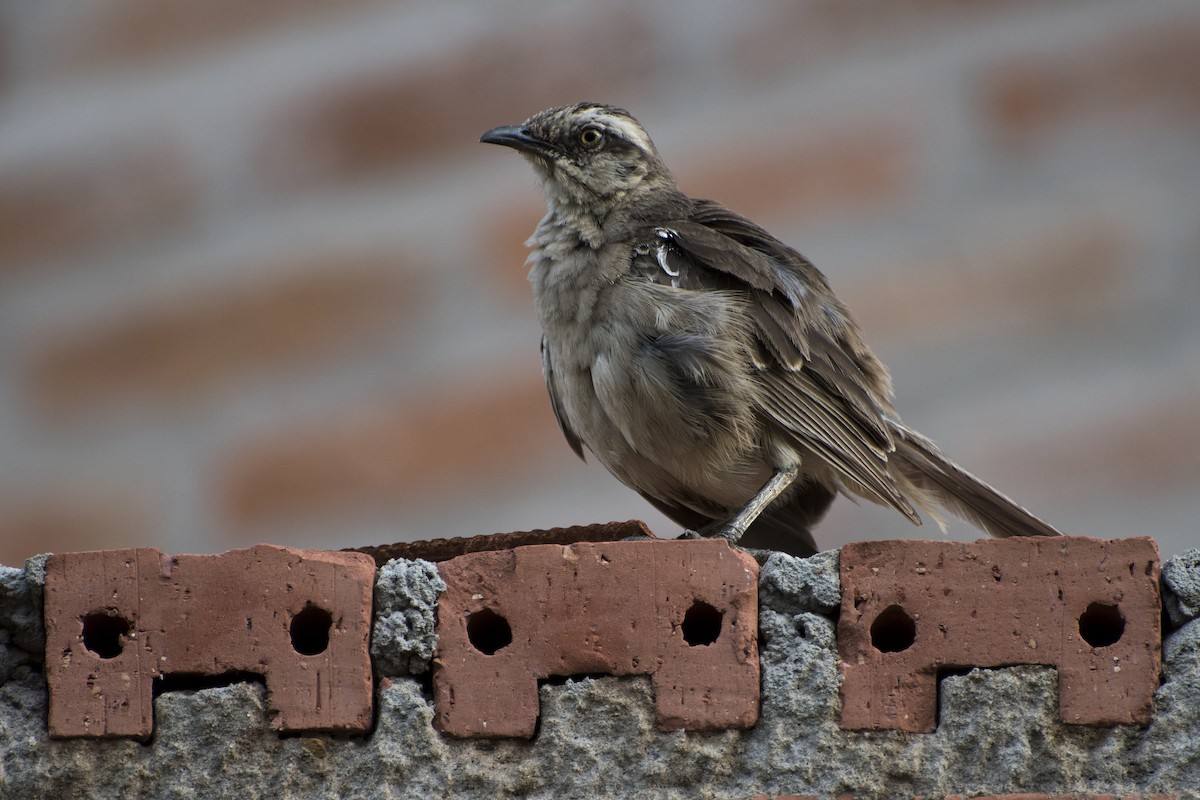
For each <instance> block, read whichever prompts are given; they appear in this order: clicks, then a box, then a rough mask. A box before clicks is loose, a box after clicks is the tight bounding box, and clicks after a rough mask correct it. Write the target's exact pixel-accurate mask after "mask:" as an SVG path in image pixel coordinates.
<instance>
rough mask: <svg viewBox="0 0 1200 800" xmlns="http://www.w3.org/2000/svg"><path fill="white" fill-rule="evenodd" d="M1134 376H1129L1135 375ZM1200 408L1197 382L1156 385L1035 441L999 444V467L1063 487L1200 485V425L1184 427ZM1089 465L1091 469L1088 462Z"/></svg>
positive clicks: (1146, 489) (1132, 489)
mask: <svg viewBox="0 0 1200 800" xmlns="http://www.w3.org/2000/svg"><path fill="white" fill-rule="evenodd" d="M1136 379H1137V378H1135V377H1132V376H1131V377H1130V378H1129V380H1136ZM1197 408H1200V391H1198V390H1197V388H1196V387H1195V386H1194V385H1193V386H1184V387H1182V388H1176V389H1174V390H1172V388H1168V387H1157V388H1156V389H1155V391H1154V392H1151V393H1144V394H1142V395H1141V396H1139V397H1137V398H1131V400H1130V403H1129V404H1128V405H1127V406H1125V407H1124V408H1122V409H1120V410H1119V411H1116V412H1111V413H1107V414H1098V413H1094V412H1093V413H1092V414H1088V415H1081V416H1079V417H1078V418H1076V419H1075V420H1074V424H1071V425H1069V426H1066V427H1064V428H1062V429H1059V430H1056V431H1051V432H1049V433H1048V434H1047V435H1045V436H1042V437H1040V438H1038V439H1037V440H1036V441H1027V442H1019V441H1006V442H1003V443H1000V444H998V445H997V446H996V447H995V452H994V455H992V463H993V464H994V466H995V467H996V471H997V472H1000V473H1003V472H1005V471H1007V472H1009V473H1011V474H1023V475H1026V476H1029V480H1034V481H1036V480H1038V479H1041V480H1044V481H1046V482H1052V484H1053V486H1054V487H1055V490H1056V491H1059V492H1068V491H1072V490H1075V491H1079V492H1081V493H1085V494H1086V496H1088V497H1092V496H1095V495H1096V493H1097V492H1102V493H1103V492H1111V493H1118V494H1120V495H1121V496H1125V497H1128V496H1131V495H1137V494H1143V495H1156V496H1157V494H1158V493H1160V492H1163V491H1168V490H1170V489H1172V488H1176V487H1178V488H1188V487H1192V486H1194V485H1195V479H1194V477H1193V476H1195V475H1197V474H1200V426H1197V425H1181V424H1180V420H1187V419H1191V418H1192V417H1193V416H1194V415H1195V413H1196V409H1197ZM1083 465H1086V468H1083Z"/></svg>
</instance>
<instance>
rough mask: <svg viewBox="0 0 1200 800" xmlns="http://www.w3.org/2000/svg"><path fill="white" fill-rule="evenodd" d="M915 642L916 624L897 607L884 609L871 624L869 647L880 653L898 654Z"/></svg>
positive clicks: (905, 612) (892, 606) (906, 613)
mask: <svg viewBox="0 0 1200 800" xmlns="http://www.w3.org/2000/svg"><path fill="white" fill-rule="evenodd" d="M916 640H917V623H915V622H913V618H912V617H910V616H909V615H908V612H907V611H905V610H904V609H903V608H901V607H900V606H898V605H890V606H888V607H887V608H885V609H884V610H883V611H882V612H881V613H880V614H879V616H878V617H876V618H875V621H874V622H872V623H871V645H872V646H873V647H874V648H875V649H876V650H878V651H880V652H881V653H899V652H901V651H903V650H907V649H908V648H910V647H912V646H913V642H915V641H916Z"/></svg>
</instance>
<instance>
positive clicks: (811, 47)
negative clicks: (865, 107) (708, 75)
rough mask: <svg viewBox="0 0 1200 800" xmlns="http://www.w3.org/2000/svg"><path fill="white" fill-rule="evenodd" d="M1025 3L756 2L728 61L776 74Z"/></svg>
mask: <svg viewBox="0 0 1200 800" xmlns="http://www.w3.org/2000/svg"><path fill="white" fill-rule="evenodd" d="M1029 5H1032V3H1031V2H1030V1H1029V0H988V2H978V1H977V2H972V3H959V2H954V0H892V2H888V3H863V2H849V3H848V2H845V0H812V1H811V2H806V3H773V4H770V5H769V6H766V5H764V6H759V7H756V9H755V11H756V12H757V13H756V14H755V15H753V16H751V17H750V19H751V20H756V24H750V25H747V26H745V27H744V28H743V29H742V30H741V31H740V32H739V33H738V35H737V36H736V38H733V41H732V44H731V50H730V56H729V60H730V62H731V63H732V64H733V65H736V67H737V69H739V70H742V71H746V72H749V73H750V74H751V75H755V76H757V75H763V76H767V77H770V78H775V77H777V76H778V75H779V73H780V71H781V70H788V71H790V70H795V69H796V67H797V65H811V64H815V63H820V62H829V61H835V60H837V61H846V60H848V59H852V58H854V57H855V56H856V55H857V54H859V53H861V52H863V51H865V50H867V49H868V48H870V49H873V50H876V51H877V50H878V49H879V48H880V47H890V48H895V47H896V46H897V45H898V44H900V43H902V42H904V41H906V40H915V41H918V42H919V41H923V40H925V39H927V38H928V37H930V36H937V35H939V34H940V33H941V32H942V31H943V30H945V29H946V28H947V27H949V26H952V25H959V26H961V25H966V24H972V23H979V24H987V23H989V22H991V21H992V19H993V18H994V17H995V16H996V12H998V11H999V12H1003V11H1004V10H1005V9H1007V8H1019V7H1020V6H1029Z"/></svg>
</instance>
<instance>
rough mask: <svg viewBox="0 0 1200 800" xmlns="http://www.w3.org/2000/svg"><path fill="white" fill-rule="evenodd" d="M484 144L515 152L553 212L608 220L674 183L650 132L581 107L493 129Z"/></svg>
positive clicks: (626, 117) (592, 106) (612, 111)
mask: <svg viewBox="0 0 1200 800" xmlns="http://www.w3.org/2000/svg"><path fill="white" fill-rule="evenodd" d="M480 141H481V142H486V143H488V144H500V145H504V146H505V147H511V148H513V149H514V150H516V151H517V152H519V153H520V154H521V155H523V156H524V157H525V158H526V159H527V160H528V161H529V162H530V163H531V164H533V167H534V170H535V171H536V172H537V174H538V177H539V178H540V179H541V181H542V188H543V190H544V191H545V193H546V197H547V200H548V201H549V203H550V205H551V206H552V207H559V208H560V209H561V208H562V207H573V208H574V209H576V210H578V211H581V212H584V213H587V214H590V215H592V216H594V217H595V218H596V219H598V220H604V219H605V218H606V217H608V216H609V214H610V213H611V211H612V210H613V209H615V208H618V207H621V206H622V205H627V204H636V203H637V200H638V198H639V196H646V195H648V194H650V193H653V192H654V191H655V190H656V189H663V188H673V187H674V179H673V178H672V177H671V173H670V172H669V171H668V170H667V168H666V166H664V165H663V163H662V159H661V158H659V155H658V151H657V150H656V149H655V147H654V143H653V142H652V141H650V136H649V135H648V134H647V133H646V131H645V129H643V128H642V126H641V125H640V124H639V123H638V121H637V120H636V119H634V118H633V117H632V116H631V115H630V114H629V112H628V111H624V110H622V109H620V108H615V107H613V106H607V105H602V104H600V103H579V104H576V105H573V106H559V107H557V108H551V109H547V110H546V111H541V112H538V113H537V114H534V115H533V116H532V117H530V118H529V119H527V120H525V122H524V123H522V124H520V125H502V126H500V127H499V128H492V129H491V130H490V131H488V132H487V133H485V134H483V136H482V137H481V138H480Z"/></svg>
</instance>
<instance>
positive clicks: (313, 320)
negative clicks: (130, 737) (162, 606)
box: [0, 0, 1200, 563]
mask: <svg viewBox="0 0 1200 800" xmlns="http://www.w3.org/2000/svg"><path fill="white" fill-rule="evenodd" d="M1197 53H1200V9H1198V8H1197V7H1196V5H1195V4H1194V3H1192V2H1188V0H1153V2H1145V3H1139V4H1136V6H1134V5H1130V4H1127V3H1121V2H1115V1H1109V2H1086V3H1085V2H1055V3H1031V2H1027V0H994V1H993V2H989V3H973V4H969V5H968V6H960V5H959V4H953V3H943V2H935V1H934V0H905V2H900V3H890V4H888V5H887V6H886V8H880V7H879V6H878V5H877V4H872V3H865V2H857V0H856V1H855V2H844V0H843V1H840V2H833V1H832V0H817V1H816V2H812V3H807V4H803V5H796V4H792V3H784V2H778V3H763V4H756V5H754V6H752V7H746V8H741V7H739V8H737V9H734V8H731V7H728V6H726V5H725V4H718V3H712V4H698V3H684V2H673V3H659V4H654V5H652V6H647V5H646V4H640V3H637V4H635V3H622V4H603V5H597V4H585V3H569V4H562V3H542V2H533V1H532V0H530V1H529V2H524V3H522V4H521V8H520V13H515V12H513V11H510V10H506V12H505V13H503V14H495V13H494V12H493V11H492V10H491V6H490V5H489V4H485V3H483V2H475V3H459V4H438V3H406V4H400V5H395V4H389V3H379V2H368V1H367V0H359V1H358V2H353V3H339V4H336V5H333V4H325V3H315V2H303V1H302V0H292V1H291V2H288V1H287V0H272V1H271V2H260V3H255V4H252V6H247V5H246V4H243V3H236V2H215V3H214V2H201V1H200V0H180V2H176V3H172V4H160V3H156V2H153V1H152V0H90V2H87V3H77V4H72V5H71V6H70V7H69V8H67V7H51V6H50V5H47V4H7V5H5V6H3V8H0V453H2V456H0V562H3V563H17V562H19V561H20V559H22V558H23V557H25V556H27V555H30V554H32V553H35V552H39V551H45V550H56V551H67V550H79V549H91V548H96V547H113V546H141V545H150V546H158V547H161V548H162V549H163V550H166V551H170V552H214V551H221V550H225V549H228V548H231V547H235V546H241V545H245V544H249V543H252V542H256V541H264V540H265V541H272V542H276V543H279V544H289V545H299V546H315V547H340V546H345V545H350V544H361V543H367V542H381V541H397V540H403V539H413V538H427V537H434V536H451V535H470V534H475V533H482V532H489V531H493V530H505V529H520V528H536V527H547V526H552V525H560V524H569V523H573V522H588V521H597V520H607V519H624V518H628V517H643V518H646V519H647V520H649V521H650V522H651V525H652V526H653V527H655V528H656V529H658V530H659V531H660V532H663V533H670V532H671V531H673V530H675V527H674V526H673V525H671V524H670V523H667V522H666V521H665V520H663V519H662V518H661V517H659V516H657V515H656V514H654V513H653V512H652V511H651V510H650V509H649V508H648V507H647V506H646V505H645V504H644V502H643V501H641V500H640V498H638V497H637V496H636V495H634V494H633V493H632V492H629V491H628V490H626V489H624V488H623V487H621V486H620V485H618V484H617V483H616V482H615V481H614V480H613V479H611V478H609V477H608V476H607V474H605V473H604V471H603V470H602V469H600V468H598V467H596V466H594V465H587V466H585V465H582V464H580V463H578V462H577V461H576V460H575V458H574V456H573V455H572V454H571V452H570V450H569V449H568V448H567V447H566V446H565V445H564V443H563V442H562V441H561V440H560V437H559V434H558V432H557V429H556V428H555V425H554V422H553V419H552V417H551V415H550V413H549V407H548V404H547V402H546V401H545V399H544V397H543V391H542V388H541V378H540V373H539V363H538V358H537V331H536V325H535V322H534V320H533V317H532V307H531V302H530V299H529V295H528V289H527V287H526V286H525V285H524V279H523V269H522V267H521V261H522V258H523V250H522V247H521V242H522V241H523V240H524V238H525V237H526V236H527V235H528V233H529V231H530V230H531V228H532V225H533V224H534V222H535V221H536V219H537V217H538V215H539V211H540V199H539V197H538V196H537V192H536V190H535V187H534V183H533V180H532V177H531V176H530V175H529V174H528V169H527V167H526V166H525V165H524V164H522V163H520V161H519V160H518V159H516V158H513V157H512V156H511V154H506V153H501V152H499V151H496V150H494V149H487V148H483V147H480V146H479V145H478V144H476V140H477V138H478V135H479V134H480V133H481V132H482V131H483V130H485V129H486V128H488V127H491V126H493V125H496V124H500V123H505V122H516V121H519V120H520V119H522V118H524V117H525V116H526V115H528V114H529V113H531V112H533V111H535V110H538V109H540V108H542V107H544V106H547V105H551V104H557V103H562V102H569V101H574V100H578V99H601V100H606V101H610V102H616V103H619V104H622V105H624V106H626V107H627V108H629V109H630V110H631V111H633V112H634V113H635V114H636V115H638V116H639V118H641V119H642V121H643V122H644V123H645V124H646V125H647V127H648V128H649V129H650V130H651V132H652V133H653V134H654V136H655V139H656V141H657V143H658V145H659V148H660V150H661V151H662V152H663V154H664V156H665V158H666V159H667V161H668V163H669V164H671V165H672V167H673V169H674V171H675V172H676V174H677V175H678V176H679V178H680V181H681V184H682V185H683V187H684V188H685V189H686V190H688V191H690V192H691V193H693V194H697V195H702V196H709V197H714V198H717V199H720V200H722V201H724V202H726V203H727V204H729V205H731V206H733V207H734V208H737V209H739V210H741V211H744V212H746V213H748V214H750V215H752V216H754V217H755V218H756V219H757V220H758V221H760V222H762V223H763V224H765V225H767V226H768V227H769V228H770V229H771V230H772V231H773V232H775V233H776V234H777V235H779V236H781V237H783V238H785V239H786V240H787V241H789V242H790V243H792V244H794V245H796V246H797V247H798V248H799V249H801V250H802V252H804V253H805V254H806V255H808V256H809V257H810V258H812V259H813V260H814V261H815V262H816V263H817V264H818V266H820V267H821V268H822V269H823V270H824V271H825V272H826V273H827V274H828V275H829V276H830V278H831V280H832V282H833V284H834V286H835V288H837V289H838V291H839V293H840V294H841V295H842V297H843V298H844V299H845V300H846V301H847V302H848V303H849V304H850V305H851V307H852V308H853V309H855V311H856V312H857V316H858V318H859V320H860V322H861V323H862V325H863V327H864V329H865V330H866V333H867V335H868V338H869V340H870V341H871V342H872V343H873V345H874V347H875V349H876V350H877V351H878V352H879V354H880V355H881V356H882V357H884V359H885V360H886V361H887V362H888V363H889V365H890V366H891V367H892V370H893V373H894V375H895V377H896V383H897V391H898V398H897V403H898V406H899V408H900V409H901V411H902V412H903V413H904V414H905V417H906V419H907V420H908V421H909V422H910V423H912V424H914V425H915V426H916V427H918V428H919V429H921V430H922V431H923V432H925V433H926V434H928V435H930V436H931V437H933V438H935V439H936V440H937V441H938V442H939V443H940V444H942V445H943V446H944V447H945V449H947V450H948V451H949V452H951V453H952V454H953V455H954V456H956V457H957V458H958V459H959V460H961V461H963V462H964V463H965V464H966V465H967V466H968V467H969V468H970V469H972V470H973V471H975V472H977V473H979V474H981V475H982V476H984V477H985V478H987V479H989V480H991V481H993V482H995V483H996V484H998V485H999V486H1001V487H1002V488H1003V489H1005V490H1006V491H1008V492H1009V493H1011V494H1012V495H1014V496H1016V497H1018V498H1020V499H1021V500H1022V501H1023V502H1024V503H1026V504H1027V505H1029V506H1030V507H1032V508H1033V509H1035V510H1036V511H1037V512H1038V513H1040V514H1042V515H1044V516H1045V517H1047V518H1048V519H1049V520H1051V521H1052V522H1054V523H1056V524H1057V525H1059V526H1060V527H1062V528H1063V529H1064V530H1066V531H1069V532H1073V533H1081V534H1088V535H1095V536H1102V537H1111V536H1128V535H1139V534H1148V535H1153V536H1155V537H1156V538H1157V539H1158V541H1159V543H1160V545H1161V546H1162V548H1163V551H1164V554H1165V555H1170V554H1172V553H1174V552H1177V551H1178V550H1180V549H1183V548H1184V547H1185V546H1189V545H1191V544H1194V543H1195V541H1196V535H1195V533H1194V525H1195V520H1196V518H1197V516H1200V500H1198V499H1197V498H1198V497H1200V495H1197V493H1196V491H1195V486H1196V480H1197V478H1198V477H1200V456H1197V453H1200V425H1197V424H1195V422H1194V416H1195V409H1196V407H1197V405H1200V377H1198V376H1200V315H1197V314H1196V312H1195V308H1196V303H1197V300H1198V299H1200V270H1198V269H1197V265H1198V263H1200V233H1197V231H1198V230H1200V101H1198V100H1197V97H1200V57H1198V56H1197ZM910 535H925V536H936V535H937V533H936V529H932V530H931V529H926V530H924V531H917V530H915V529H912V528H910V527H909V526H908V525H907V524H906V523H904V522H903V521H902V520H901V519H900V518H899V517H896V516H894V515H891V514H888V513H886V512H884V511H882V510H876V509H873V508H865V507H859V506H855V505H853V504H851V503H847V502H842V503H840V504H838V506H837V508H836V509H835V511H834V512H833V513H832V514H831V516H830V517H829V519H828V520H827V522H826V523H825V524H824V525H823V527H822V528H821V530H820V531H819V535H818V539H819V541H820V542H821V543H822V544H823V545H825V546H836V545H838V544H841V543H843V542H846V541H849V540H852V539H858V538H879V537H897V536H910ZM952 535H953V536H954V537H955V538H960V539H971V538H974V537H975V534H974V532H973V531H971V530H969V529H967V528H965V527H957V528H954V529H953V531H952Z"/></svg>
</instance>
